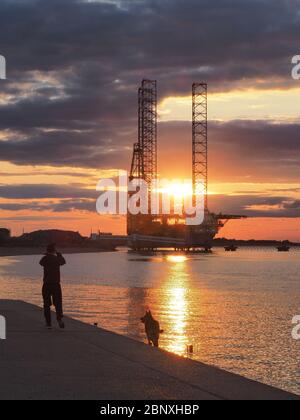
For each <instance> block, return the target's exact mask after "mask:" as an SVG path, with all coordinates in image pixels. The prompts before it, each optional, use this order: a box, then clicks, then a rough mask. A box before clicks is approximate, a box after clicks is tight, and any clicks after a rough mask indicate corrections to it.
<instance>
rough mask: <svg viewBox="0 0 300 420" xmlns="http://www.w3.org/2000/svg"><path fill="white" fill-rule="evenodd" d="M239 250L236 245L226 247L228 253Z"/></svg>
mask: <svg viewBox="0 0 300 420" xmlns="http://www.w3.org/2000/svg"><path fill="white" fill-rule="evenodd" d="M237 250H238V247H237V246H235V245H229V246H226V247H225V251H226V252H236V251H237Z"/></svg>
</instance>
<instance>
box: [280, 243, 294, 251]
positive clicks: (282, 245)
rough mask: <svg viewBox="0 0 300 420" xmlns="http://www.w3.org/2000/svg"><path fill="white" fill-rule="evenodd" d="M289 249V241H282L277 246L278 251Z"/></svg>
mask: <svg viewBox="0 0 300 420" xmlns="http://www.w3.org/2000/svg"><path fill="white" fill-rule="evenodd" d="M290 249H291V247H290V246H289V242H282V244H281V245H280V246H278V247H277V250H278V252H289V251H290Z"/></svg>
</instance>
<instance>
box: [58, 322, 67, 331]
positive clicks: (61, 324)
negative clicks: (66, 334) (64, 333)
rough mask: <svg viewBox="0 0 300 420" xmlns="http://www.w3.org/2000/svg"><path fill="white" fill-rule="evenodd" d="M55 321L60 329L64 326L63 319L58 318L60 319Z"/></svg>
mask: <svg viewBox="0 0 300 420" xmlns="http://www.w3.org/2000/svg"><path fill="white" fill-rule="evenodd" d="M57 322H58V325H59V328H61V329H62V330H63V329H64V328H65V327H66V326H65V323H64V321H63V320H60V321H57Z"/></svg>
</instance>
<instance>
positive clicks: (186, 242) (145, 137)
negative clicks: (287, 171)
mask: <svg viewBox="0 0 300 420" xmlns="http://www.w3.org/2000/svg"><path fill="white" fill-rule="evenodd" d="M192 97H193V123H192V145H193V153H192V180H193V200H194V203H195V202H196V196H199V195H202V196H203V200H204V202H203V206H204V213H205V218H204V222H203V223H202V224H201V225H198V226H187V224H186V215H183V216H181V215H175V214H170V215H164V214H161V215H151V214H149V215H142V214H138V215H134V216H133V215H131V214H129V215H128V218H127V233H128V235H129V237H130V238H131V246H132V248H133V249H143V248H145V249H155V248H161V247H167V248H168V247H174V248H182V249H183V248H186V249H191V248H205V249H210V248H211V247H212V241H213V239H214V237H215V236H216V234H217V233H218V232H219V230H220V229H221V228H222V227H224V225H225V224H226V223H227V222H228V221H229V220H232V219H241V218H243V217H244V216H237V215H223V214H218V215H216V214H214V213H211V212H210V211H209V209H208V136H207V131H208V130H207V128H208V121H207V116H208V115H207V84H206V83H194V84H193V90H192ZM138 102H139V110H138V142H137V143H135V144H134V149H133V158H132V163H131V172H130V177H129V179H130V181H133V180H135V179H136V180H138V179H142V180H145V181H146V182H147V184H148V191H149V200H150V193H151V188H152V183H153V181H155V180H157V178H158V173H157V82H156V81H153V80H143V82H142V85H141V87H140V88H139V93H138ZM132 194H133V193H132V192H129V199H130V197H131V196H132ZM149 208H151V206H150V201H149Z"/></svg>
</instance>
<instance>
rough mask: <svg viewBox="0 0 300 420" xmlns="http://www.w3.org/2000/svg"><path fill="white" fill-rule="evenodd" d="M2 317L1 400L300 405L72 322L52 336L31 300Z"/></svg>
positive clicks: (10, 304)
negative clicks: (281, 402) (4, 330)
mask: <svg viewBox="0 0 300 420" xmlns="http://www.w3.org/2000/svg"><path fill="white" fill-rule="evenodd" d="M0 315H2V316H4V317H5V318H6V321H7V339H6V340H0V372H1V374H0V400H6V399H9V400H14V399H21V400H33V399H34V400H41V399H72V400H74V399H78V400H93V399H95V400H106V399H107V400H131V399H133V400H144V399H145V400H155V399H157V400H162V399H167V400H170V399H172V400H180V399H187V400H293V399H298V400H299V399H300V397H297V396H294V395H292V394H289V393H285V392H283V391H280V390H277V389H274V388H272V387H269V386H266V385H262V384H259V383H257V382H254V381H250V380H247V379H245V378H242V377H239V376H237V375H233V374H230V373H227V372H224V371H222V370H220V369H216V368H213V367H209V366H206V365H204V364H201V363H198V362H194V361H191V360H185V359H183V358H180V357H177V356H175V355H172V354H169V353H166V352H164V351H162V350H158V349H154V348H150V347H148V346H146V345H144V344H142V343H139V342H135V341H133V340H131V339H128V338H126V337H122V336H119V335H117V334H114V333H111V332H108V331H104V330H101V329H98V328H96V327H93V326H89V325H86V324H83V323H81V322H78V321H75V320H73V319H68V318H66V324H67V329H66V330H58V329H56V328H55V329H53V330H52V331H48V330H46V329H45V328H44V324H43V318H42V311H41V309H40V308H38V307H35V306H32V305H29V304H27V303H25V302H20V301H6V300H0Z"/></svg>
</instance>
